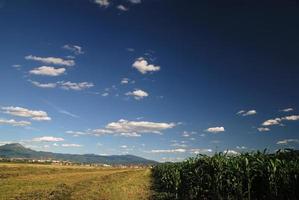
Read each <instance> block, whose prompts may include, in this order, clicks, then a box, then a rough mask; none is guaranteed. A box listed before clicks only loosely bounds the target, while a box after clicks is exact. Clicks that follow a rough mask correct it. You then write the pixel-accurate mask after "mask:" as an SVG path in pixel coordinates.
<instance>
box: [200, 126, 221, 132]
mask: <svg viewBox="0 0 299 200" xmlns="http://www.w3.org/2000/svg"><path fill="white" fill-rule="evenodd" d="M205 131H206V132H210V133H220V132H224V131H225V129H224V127H222V126H221V127H211V128H208V129H206V130H205Z"/></svg>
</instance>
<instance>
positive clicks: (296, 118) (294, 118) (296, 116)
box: [282, 115, 299, 121]
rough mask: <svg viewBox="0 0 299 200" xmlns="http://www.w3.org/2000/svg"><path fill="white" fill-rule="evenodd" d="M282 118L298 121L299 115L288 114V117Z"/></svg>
mask: <svg viewBox="0 0 299 200" xmlns="http://www.w3.org/2000/svg"><path fill="white" fill-rule="evenodd" d="M282 120H286V121H297V120H299V115H291V116H286V117H283V118H282Z"/></svg>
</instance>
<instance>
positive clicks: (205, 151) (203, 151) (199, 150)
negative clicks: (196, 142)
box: [190, 149, 213, 154]
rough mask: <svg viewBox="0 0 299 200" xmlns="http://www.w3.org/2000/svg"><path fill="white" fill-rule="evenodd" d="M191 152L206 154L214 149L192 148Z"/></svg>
mask: <svg viewBox="0 0 299 200" xmlns="http://www.w3.org/2000/svg"><path fill="white" fill-rule="evenodd" d="M190 152H191V153H194V154H204V153H212V152H213V150H212V149H191V150H190Z"/></svg>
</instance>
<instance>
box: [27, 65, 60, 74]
mask: <svg viewBox="0 0 299 200" xmlns="http://www.w3.org/2000/svg"><path fill="white" fill-rule="evenodd" d="M64 72H65V68H55V67H49V66H41V67H38V68H35V69H32V70H30V71H29V73H30V74H34V75H43V76H59V75H61V74H63V73H64Z"/></svg>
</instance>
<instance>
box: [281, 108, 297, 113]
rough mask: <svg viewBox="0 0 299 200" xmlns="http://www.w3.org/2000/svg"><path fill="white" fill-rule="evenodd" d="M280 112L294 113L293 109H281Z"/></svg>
mask: <svg viewBox="0 0 299 200" xmlns="http://www.w3.org/2000/svg"><path fill="white" fill-rule="evenodd" d="M281 111H282V112H292V111H294V109H293V108H285V109H283V110H281Z"/></svg>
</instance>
